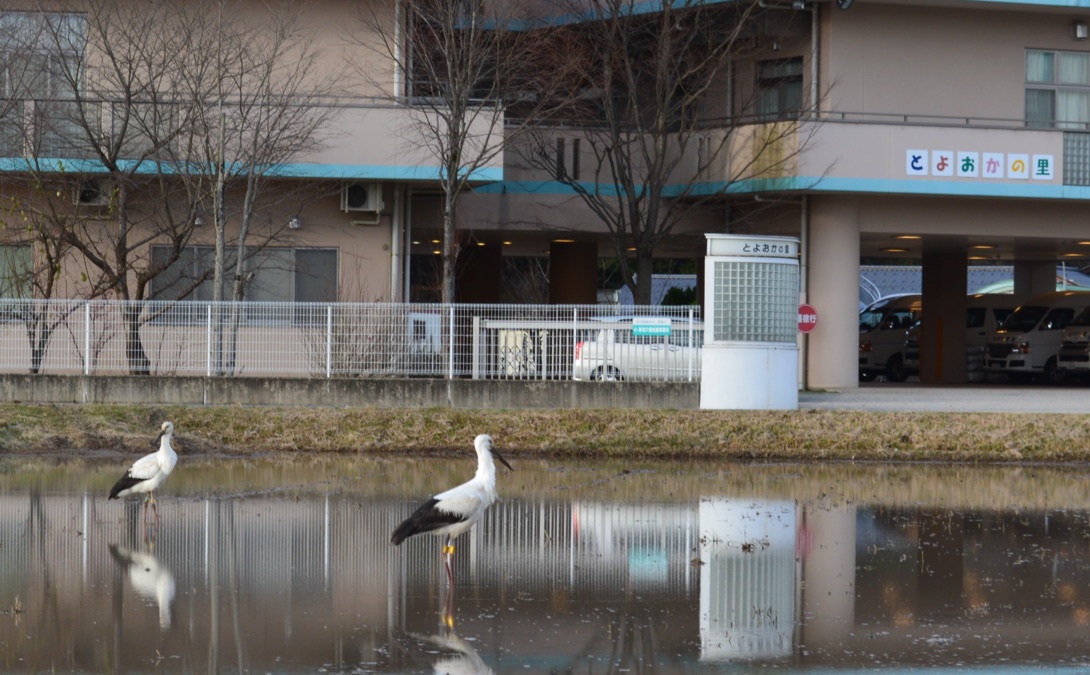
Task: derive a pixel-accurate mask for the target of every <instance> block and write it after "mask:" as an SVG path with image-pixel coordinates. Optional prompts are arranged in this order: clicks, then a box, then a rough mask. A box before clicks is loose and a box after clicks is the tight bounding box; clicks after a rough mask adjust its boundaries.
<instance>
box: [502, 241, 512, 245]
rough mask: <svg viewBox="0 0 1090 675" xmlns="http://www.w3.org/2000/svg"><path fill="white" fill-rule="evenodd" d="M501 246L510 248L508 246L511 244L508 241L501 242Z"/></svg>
mask: <svg viewBox="0 0 1090 675" xmlns="http://www.w3.org/2000/svg"><path fill="white" fill-rule="evenodd" d="M503 245H504V246H510V245H511V242H509V241H505V242H503Z"/></svg>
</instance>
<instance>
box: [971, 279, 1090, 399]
mask: <svg viewBox="0 0 1090 675" xmlns="http://www.w3.org/2000/svg"><path fill="white" fill-rule="evenodd" d="M1086 307H1090V293H1087V292H1083V291H1055V292H1052V293H1044V294H1043V295H1037V296H1034V297H1033V298H1031V299H1029V300H1027V301H1026V302H1025V303H1024V304H1022V305H1020V306H1019V307H1018V309H1016V310H1014V312H1012V313H1011V315H1010V316H1008V317H1007V319H1006V320H1005V321H1004V322H1003V325H1002V326H1000V327H999V330H997V331H996V333H995V339H994V340H992V341H991V342H989V343H988V352H987V354H986V355H985V358H986V364H985V369H986V371H987V372H988V373H990V374H999V375H1006V376H1008V377H1010V378H1011V379H1027V378H1029V377H1034V376H1037V377H1041V378H1043V379H1044V380H1046V381H1048V382H1054V383H1055V382H1060V381H1062V380H1063V378H1064V373H1063V371H1062V370H1061V369H1060V367H1059V360H1058V359H1057V352H1059V350H1060V342H1061V339H1062V338H1063V332H1064V328H1066V327H1067V325H1068V324H1069V323H1071V321H1072V320H1073V319H1074V318H1075V316H1076V315H1077V314H1079V313H1080V312H1081V311H1082V310H1084V309H1085V308H1086Z"/></svg>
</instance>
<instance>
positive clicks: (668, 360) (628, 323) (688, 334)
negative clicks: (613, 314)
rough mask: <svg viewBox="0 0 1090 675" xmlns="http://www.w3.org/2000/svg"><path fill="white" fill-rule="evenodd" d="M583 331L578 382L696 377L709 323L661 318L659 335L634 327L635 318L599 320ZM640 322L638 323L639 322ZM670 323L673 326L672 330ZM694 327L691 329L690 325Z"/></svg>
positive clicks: (575, 373)
mask: <svg viewBox="0 0 1090 675" xmlns="http://www.w3.org/2000/svg"><path fill="white" fill-rule="evenodd" d="M598 321H600V324H599V325H598V326H596V327H594V328H589V329H583V330H582V331H580V335H579V339H578V341H577V342H576V345H575V362H574V364H573V369H572V377H573V378H574V379H576V380H607V381H617V380H689V379H692V380H696V379H698V378H699V376H700V360H701V354H702V352H703V344H704V330H703V328H704V325H703V324H702V323H693V324H690V323H689V322H688V321H685V320H676V319H675V320H670V319H659V325H660V326H662V328H661V330H660V331H658V332H661V333H666V334H659V335H645V334H640V333H641V331H640V330H639V329H637V330H635V331H634V330H633V318H632V317H622V318H609V319H600V320H598ZM637 325H638V323H637ZM667 327H668V328H667ZM690 328H691V329H690Z"/></svg>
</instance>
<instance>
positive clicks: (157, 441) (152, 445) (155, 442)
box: [151, 429, 167, 448]
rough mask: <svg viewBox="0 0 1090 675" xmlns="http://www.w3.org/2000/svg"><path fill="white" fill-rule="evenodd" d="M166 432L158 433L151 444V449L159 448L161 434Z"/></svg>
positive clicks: (164, 430)
mask: <svg viewBox="0 0 1090 675" xmlns="http://www.w3.org/2000/svg"><path fill="white" fill-rule="evenodd" d="M166 432H167V430H166V429H163V430H162V431H160V432H159V435H158V436H156V437H155V440H154V441H152V442H151V447H153V448H156V447H159V440H160V439H161V438H162V437H163V434H165V433H166Z"/></svg>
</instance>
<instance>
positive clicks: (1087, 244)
mask: <svg viewBox="0 0 1090 675" xmlns="http://www.w3.org/2000/svg"><path fill="white" fill-rule="evenodd" d="M1075 243H1076V244H1078V245H1079V246H1090V241H1076V242H1075Z"/></svg>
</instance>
